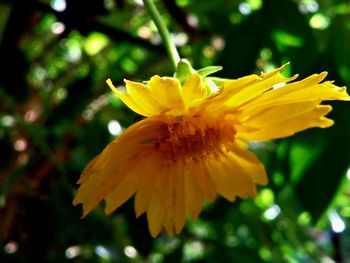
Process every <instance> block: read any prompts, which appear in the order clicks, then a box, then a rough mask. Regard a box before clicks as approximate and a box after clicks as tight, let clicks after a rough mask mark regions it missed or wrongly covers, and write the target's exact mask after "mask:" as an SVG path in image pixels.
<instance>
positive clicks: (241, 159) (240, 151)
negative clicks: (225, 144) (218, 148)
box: [230, 138, 268, 185]
mask: <svg viewBox="0 0 350 263" xmlns="http://www.w3.org/2000/svg"><path fill="white" fill-rule="evenodd" d="M230 150H231V153H232V154H231V155H230V156H231V158H232V159H233V160H234V161H235V162H236V164H238V165H239V166H240V167H241V168H242V170H244V171H246V173H247V174H248V175H249V176H250V177H251V178H252V180H253V182H254V183H256V184H260V185H266V184H267V181H268V180H267V175H266V172H265V168H264V166H263V165H262V163H261V162H260V161H259V160H258V158H256V156H255V155H254V154H252V153H251V152H250V151H249V150H248V147H247V144H246V143H245V142H243V141H240V140H239V139H238V138H236V139H235V143H234V144H232V148H230Z"/></svg>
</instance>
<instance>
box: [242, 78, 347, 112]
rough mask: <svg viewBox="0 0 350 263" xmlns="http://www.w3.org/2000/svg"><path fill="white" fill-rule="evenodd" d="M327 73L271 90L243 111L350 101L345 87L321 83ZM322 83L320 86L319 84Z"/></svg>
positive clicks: (246, 106) (248, 104) (247, 105)
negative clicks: (304, 103)
mask: <svg viewBox="0 0 350 263" xmlns="http://www.w3.org/2000/svg"><path fill="white" fill-rule="evenodd" d="M326 75H327V72H322V73H321V74H314V75H312V76H309V77H307V78H305V79H303V80H301V81H297V82H293V83H288V84H287V85H285V86H283V87H281V88H278V89H273V90H270V91H268V92H266V93H264V94H263V95H262V96H260V97H258V98H256V99H255V100H253V101H250V102H249V103H247V104H245V105H242V107H241V108H243V109H249V110H253V109H256V110H258V109H263V108H267V107H272V106H278V105H282V104H291V103H298V102H309V101H323V100H349V99H350V97H349V95H348V94H347V93H346V88H345V87H337V86H335V85H333V84H332V83H331V82H329V81H327V82H324V83H320V82H321V81H322V80H323V79H324V78H325V77H326ZM318 83H320V84H318Z"/></svg>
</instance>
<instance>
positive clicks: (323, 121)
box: [238, 105, 333, 141]
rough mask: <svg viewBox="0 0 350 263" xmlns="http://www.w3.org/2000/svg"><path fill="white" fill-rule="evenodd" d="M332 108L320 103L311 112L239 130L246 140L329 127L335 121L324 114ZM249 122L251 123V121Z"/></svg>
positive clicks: (270, 137) (258, 139) (273, 137)
mask: <svg viewBox="0 0 350 263" xmlns="http://www.w3.org/2000/svg"><path fill="white" fill-rule="evenodd" d="M276 110H277V109H276ZM331 110H332V107H331V106H328V105H318V106H317V107H316V108H314V109H312V110H310V111H309V112H306V113H302V114H299V115H296V116H291V118H283V119H282V120H280V121H278V119H277V120H276V121H274V122H271V123H268V124H265V125H262V124H261V126H260V127H254V129H252V128H251V127H249V126H248V127H239V129H238V132H239V134H240V135H241V136H242V137H244V138H245V139H246V140H250V141H265V140H271V139H277V138H283V137H286V136H290V135H293V134H294V133H296V132H299V131H303V130H305V129H308V128H313V127H320V128H327V127H330V126H332V125H333V121H332V120H330V119H327V118H325V117H324V116H325V115H326V114H327V113H328V112H330V111H331ZM255 123H257V122H255ZM247 124H248V125H249V122H247Z"/></svg>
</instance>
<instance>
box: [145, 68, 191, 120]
mask: <svg viewBox="0 0 350 263" xmlns="http://www.w3.org/2000/svg"><path fill="white" fill-rule="evenodd" d="M147 88H148V89H149V90H150V92H152V96H153V97H154V98H156V99H157V101H158V103H159V104H160V105H161V107H162V109H163V111H162V112H168V113H171V114H174V115H180V114H183V113H184V110H185V104H184V101H183V99H182V94H181V84H180V81H179V80H178V79H175V78H169V77H163V78H161V77H159V76H157V75H155V76H153V77H152V78H151V79H150V81H149V82H148V83H147ZM162 112H159V113H162Z"/></svg>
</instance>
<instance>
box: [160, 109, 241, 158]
mask: <svg viewBox="0 0 350 263" xmlns="http://www.w3.org/2000/svg"><path fill="white" fill-rule="evenodd" d="M235 134H236V130H235V129H234V127H233V125H232V123H231V124H229V123H228V122H227V121H224V120H221V121H217V120H210V119H208V118H201V116H199V115H195V116H191V117H182V118H180V119H176V120H172V121H171V122H170V123H169V124H168V125H167V130H166V132H165V133H163V135H161V136H160V137H159V138H158V140H157V142H156V143H155V144H154V149H155V150H156V152H158V153H160V154H161V155H162V156H163V157H165V158H166V159H167V160H169V161H171V162H177V161H180V160H181V161H189V160H192V161H199V160H203V159H206V158H207V157H209V156H212V155H214V156H215V155H219V154H221V153H223V150H225V149H226V148H228V147H229V145H230V144H231V143H232V142H233V140H234V136H235Z"/></svg>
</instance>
